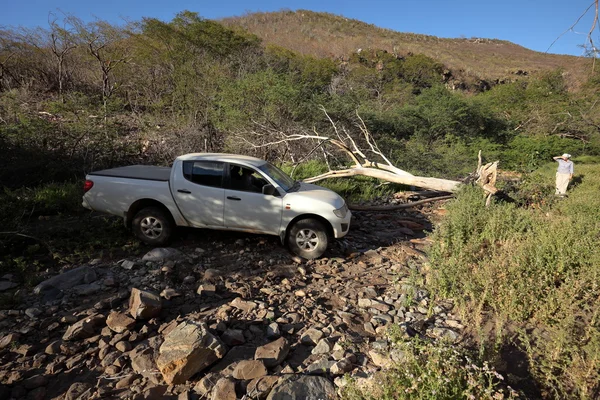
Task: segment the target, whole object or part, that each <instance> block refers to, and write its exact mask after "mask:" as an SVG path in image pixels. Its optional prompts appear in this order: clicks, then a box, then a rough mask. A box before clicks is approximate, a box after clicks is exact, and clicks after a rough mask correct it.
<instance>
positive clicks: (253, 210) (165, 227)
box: [83, 153, 351, 259]
mask: <svg viewBox="0 0 600 400" xmlns="http://www.w3.org/2000/svg"><path fill="white" fill-rule="evenodd" d="M84 190H85V194H84V196H83V206H84V207H86V208H88V209H90V210H94V211H99V212H103V213H108V214H114V215H118V216H120V217H123V218H124V220H125V224H126V225H127V226H128V227H131V228H132V229H133V232H134V233H135V235H136V236H137V237H138V238H139V239H140V240H142V241H143V242H145V243H148V244H151V245H163V244H165V243H167V242H168V241H169V239H170V238H171V236H172V234H173V231H174V229H175V227H176V226H188V227H194V228H208V229H220V230H232V231H242V232H252V233H261V234H268V235H277V236H279V237H280V238H281V241H282V243H284V244H286V243H287V245H288V246H289V248H290V250H291V251H292V252H293V253H295V254H297V255H299V256H301V257H304V258H309V259H312V258H317V257H320V256H321V255H322V254H323V253H324V252H325V250H326V249H327V243H328V240H329V238H331V237H335V238H341V237H343V236H345V235H346V233H348V229H349V228H350V218H351V213H350V211H349V210H348V207H347V206H346V203H345V202H344V199H342V198H341V197H340V196H339V195H338V194H336V193H335V192H333V191H331V190H329V189H325V188H322V187H320V186H317V185H311V184H307V183H301V182H297V181H294V180H293V179H292V178H290V177H289V176H287V175H286V174H285V173H284V172H282V171H281V170H280V169H279V168H277V167H275V166H274V165H272V164H270V163H268V162H266V161H264V160H260V159H258V158H254V157H247V156H241V155H232V154H212V153H197V154H187V155H183V156H180V157H178V158H177V159H176V160H175V162H174V163H173V166H172V167H171V168H168V167H155V166H144V165H133V166H128V167H120V168H113V169H106V170H102V171H96V172H92V173H90V174H88V175H87V176H86V181H85V185H84Z"/></svg>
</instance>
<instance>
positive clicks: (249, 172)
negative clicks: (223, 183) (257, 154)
mask: <svg viewBox="0 0 600 400" xmlns="http://www.w3.org/2000/svg"><path fill="white" fill-rule="evenodd" d="M229 176H230V177H231V189H233V190H241V191H243V192H254V193H262V187H263V186H264V185H266V184H267V181H266V180H265V179H264V178H263V177H262V176H261V175H260V174H259V173H258V172H256V171H254V170H253V169H250V168H246V167H242V166H239V165H234V164H231V165H230V167H229Z"/></svg>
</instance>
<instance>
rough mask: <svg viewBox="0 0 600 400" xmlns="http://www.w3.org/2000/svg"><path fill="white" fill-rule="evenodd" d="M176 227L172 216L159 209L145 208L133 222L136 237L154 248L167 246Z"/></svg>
mask: <svg viewBox="0 0 600 400" xmlns="http://www.w3.org/2000/svg"><path fill="white" fill-rule="evenodd" d="M174 226H175V224H174V223H173V220H172V219H171V216H170V215H167V213H166V212H165V211H163V210H161V209H160V208H158V207H147V208H143V209H142V210H140V211H139V212H138V213H137V214H136V215H135V217H134V218H133V221H132V222H131V227H132V229H133V233H134V234H135V236H136V237H137V238H138V239H140V240H141V241H142V242H144V243H146V244H149V245H152V246H162V245H164V244H167V243H168V242H169V240H170V239H171V236H172V235H173V228H174Z"/></svg>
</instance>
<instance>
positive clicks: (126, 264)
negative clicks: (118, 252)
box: [121, 260, 136, 271]
mask: <svg viewBox="0 0 600 400" xmlns="http://www.w3.org/2000/svg"><path fill="white" fill-rule="evenodd" d="M135 265H136V264H135V262H133V261H131V260H124V261H123V262H122V263H121V267H122V268H124V269H126V270H128V271H130V270H132V269H133V268H134V267H135Z"/></svg>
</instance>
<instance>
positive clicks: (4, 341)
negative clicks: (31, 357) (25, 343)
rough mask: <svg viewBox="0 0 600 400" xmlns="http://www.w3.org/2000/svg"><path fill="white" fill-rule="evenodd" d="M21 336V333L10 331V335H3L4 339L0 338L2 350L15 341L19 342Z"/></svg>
mask: <svg viewBox="0 0 600 400" xmlns="http://www.w3.org/2000/svg"><path fill="white" fill-rule="evenodd" d="M20 338H21V335H19V334H18V333H9V334H8V335H6V336H3V337H2V339H0V350H1V349H5V348H7V347H9V346H13V344H14V343H18V342H19V339H20Z"/></svg>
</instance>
